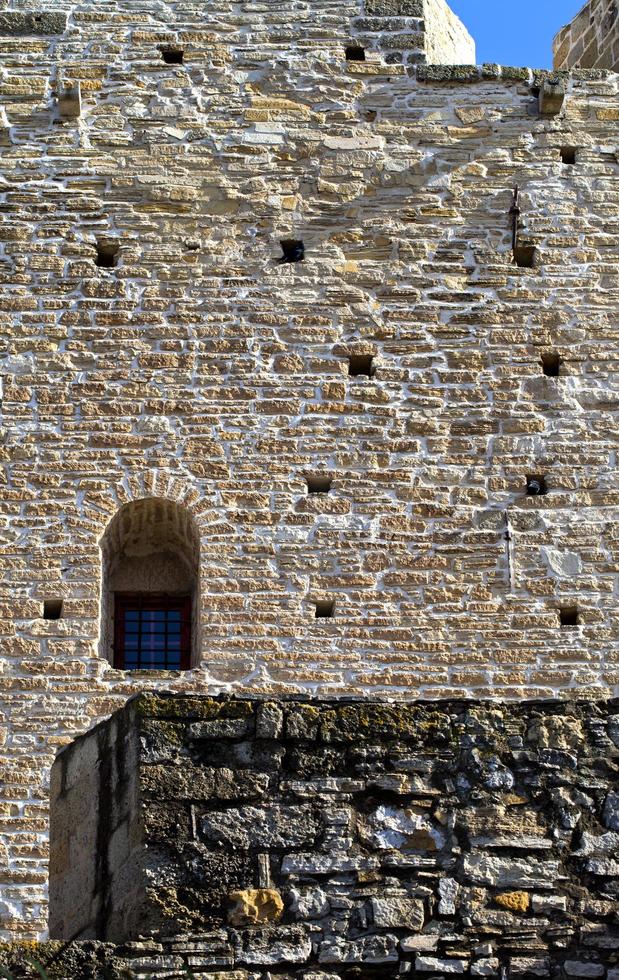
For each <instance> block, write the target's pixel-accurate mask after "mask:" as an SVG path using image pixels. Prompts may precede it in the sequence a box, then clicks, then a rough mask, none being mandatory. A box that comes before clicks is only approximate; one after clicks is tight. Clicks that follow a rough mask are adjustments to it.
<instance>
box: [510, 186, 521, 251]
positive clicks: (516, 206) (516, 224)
mask: <svg viewBox="0 0 619 980" xmlns="http://www.w3.org/2000/svg"><path fill="white" fill-rule="evenodd" d="M521 214H522V211H521V208H520V188H519V187H518V184H516V186H515V187H514V199H513V201H512V206H511V208H510V209H509V215H510V218H511V219H512V249H515V248H516V246H517V244H518V231H519V229H520V215H521Z"/></svg>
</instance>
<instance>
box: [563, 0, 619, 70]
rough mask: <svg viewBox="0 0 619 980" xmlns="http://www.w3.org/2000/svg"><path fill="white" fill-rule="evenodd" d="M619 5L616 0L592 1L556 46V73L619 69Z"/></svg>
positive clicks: (578, 15) (568, 26) (565, 28)
mask: <svg viewBox="0 0 619 980" xmlns="http://www.w3.org/2000/svg"><path fill="white" fill-rule="evenodd" d="M618 21H619V4H618V3H617V0H589V3H586V4H585V5H584V7H583V8H582V10H581V11H580V12H579V13H578V14H577V15H576V17H575V18H574V20H573V21H572V22H571V23H570V24H568V25H567V27H564V28H563V30H561V31H559V33H558V34H557V36H556V38H555V39H554V42H553V52H554V66H555V68H557V69H561V68H573V67H575V66H577V67H579V68H610V69H611V70H612V71H617V70H618V69H619V30H618Z"/></svg>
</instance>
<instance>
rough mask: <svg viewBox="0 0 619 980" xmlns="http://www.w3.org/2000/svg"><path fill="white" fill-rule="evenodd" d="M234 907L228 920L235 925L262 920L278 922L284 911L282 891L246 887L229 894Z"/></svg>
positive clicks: (229, 913) (244, 924) (246, 924)
mask: <svg viewBox="0 0 619 980" xmlns="http://www.w3.org/2000/svg"><path fill="white" fill-rule="evenodd" d="M228 898H229V901H230V902H233V903H234V905H233V907H232V908H231V909H230V910H229V912H228V921H229V922H230V923H231V924H232V925H233V926H253V925H257V924H259V923H262V922H278V921H279V919H281V917H282V915H283V912H284V903H283V901H282V897H281V895H280V893H279V892H278V891H277V890H276V889H274V888H246V889H244V890H243V891H235V892H231V893H230V895H229V896H228Z"/></svg>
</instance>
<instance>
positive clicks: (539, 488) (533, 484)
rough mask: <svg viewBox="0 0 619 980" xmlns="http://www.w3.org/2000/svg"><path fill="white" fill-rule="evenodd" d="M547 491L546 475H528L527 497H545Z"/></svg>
mask: <svg viewBox="0 0 619 980" xmlns="http://www.w3.org/2000/svg"><path fill="white" fill-rule="evenodd" d="M547 493H548V487H547V486H546V477H544V476H527V497H543V496H545V494H547Z"/></svg>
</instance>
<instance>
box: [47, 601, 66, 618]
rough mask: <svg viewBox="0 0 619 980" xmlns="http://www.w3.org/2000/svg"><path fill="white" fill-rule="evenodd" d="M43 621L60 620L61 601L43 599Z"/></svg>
mask: <svg viewBox="0 0 619 980" xmlns="http://www.w3.org/2000/svg"><path fill="white" fill-rule="evenodd" d="M43 619H62V599H45V600H44V602H43Z"/></svg>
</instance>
